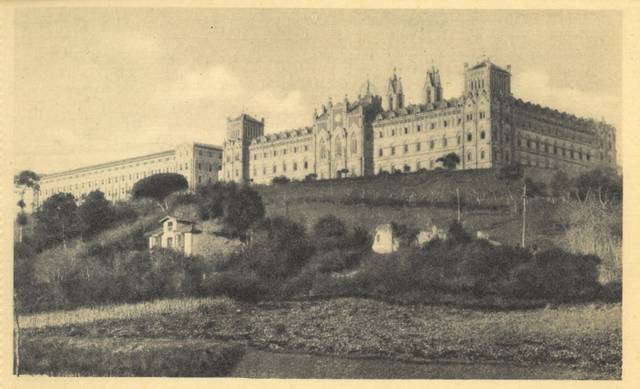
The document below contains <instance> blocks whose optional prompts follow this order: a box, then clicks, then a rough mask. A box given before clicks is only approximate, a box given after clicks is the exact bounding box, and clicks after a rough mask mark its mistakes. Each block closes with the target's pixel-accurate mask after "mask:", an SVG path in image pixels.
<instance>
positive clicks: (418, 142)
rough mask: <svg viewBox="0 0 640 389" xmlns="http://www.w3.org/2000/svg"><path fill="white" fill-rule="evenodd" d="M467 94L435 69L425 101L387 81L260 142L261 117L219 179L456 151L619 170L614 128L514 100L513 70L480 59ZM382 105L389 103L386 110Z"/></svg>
mask: <svg viewBox="0 0 640 389" xmlns="http://www.w3.org/2000/svg"><path fill="white" fill-rule="evenodd" d="M464 80H465V81H464V82H465V85H464V92H463V94H462V95H461V96H458V97H456V98H452V99H445V98H444V97H443V94H444V93H443V92H444V91H443V88H442V84H441V81H440V74H439V72H438V70H436V69H431V70H429V71H427V73H426V80H425V84H424V86H423V101H422V102H419V103H417V104H406V102H405V96H404V91H403V86H402V80H401V79H400V78H399V77H398V76H397V75H396V74H395V71H394V74H393V76H392V77H391V78H390V79H389V81H388V85H387V91H386V95H385V97H384V99H383V98H382V97H380V96H376V95H374V94H373V93H371V89H370V86H369V83H368V82H367V87H366V91H365V93H364V95H361V96H358V98H357V99H356V100H355V101H349V100H348V99H347V98H346V97H345V99H344V101H342V102H338V103H335V104H334V103H333V102H332V101H331V100H329V102H328V104H327V105H324V106H323V107H322V109H321V111H320V112H315V113H314V115H313V123H312V126H311V127H305V128H301V129H297V130H290V131H285V132H281V133H276V134H270V135H264V120H262V121H257V120H255V119H253V118H251V117H250V116H248V115H245V114H243V115H241V116H240V117H239V118H237V119H234V120H229V122H228V128H227V141H226V142H225V160H224V167H223V172H224V176H223V177H222V178H223V179H225V180H230V181H238V182H240V181H243V182H252V183H257V184H267V183H270V182H271V180H272V179H273V178H274V177H277V176H286V177H288V178H290V179H303V178H304V177H306V176H308V175H310V174H314V175H316V176H317V178H318V179H327V178H336V177H345V176H361V175H371V174H378V173H380V172H384V171H387V172H392V171H398V170H399V171H402V172H412V171H417V170H420V169H436V168H438V167H441V166H442V163H441V162H439V161H438V159H439V158H440V157H443V156H445V155H447V154H450V153H455V154H456V155H457V156H458V157H459V159H460V163H459V164H458V166H457V168H459V169H484V168H497V167H500V166H503V165H505V164H509V163H512V162H520V163H522V164H524V165H527V166H536V167H541V168H549V169H562V170H565V171H568V172H575V171H580V170H585V169H589V168H593V167H596V166H610V167H615V166H616V146H615V145H616V141H615V136H616V135H615V128H614V127H613V126H611V125H610V124H607V123H604V122H597V121H595V120H592V119H584V118H578V117H576V116H574V115H571V114H568V113H564V112H559V111H557V110H554V109H551V108H546V107H541V106H539V105H537V104H533V103H528V102H524V101H522V100H520V99H518V98H516V97H514V96H513V95H512V92H511V69H510V66H507V67H506V69H503V68H501V67H499V66H496V65H495V64H493V63H492V62H491V61H489V60H488V59H487V60H484V61H482V62H480V63H478V64H476V65H474V66H472V67H469V66H468V65H467V64H465V65H464ZM383 100H384V104H383Z"/></svg>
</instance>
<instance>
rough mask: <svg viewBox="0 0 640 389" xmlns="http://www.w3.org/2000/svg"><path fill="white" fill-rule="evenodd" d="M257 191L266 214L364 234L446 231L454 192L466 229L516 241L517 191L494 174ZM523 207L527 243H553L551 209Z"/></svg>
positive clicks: (545, 204) (542, 204)
mask: <svg viewBox="0 0 640 389" xmlns="http://www.w3.org/2000/svg"><path fill="white" fill-rule="evenodd" d="M529 174H530V175H532V176H533V177H535V178H536V179H537V180H539V182H546V181H548V179H549V177H548V172H537V171H536V172H531V173H529ZM257 189H258V191H259V192H260V195H261V196H262V198H263V201H264V203H265V205H266V209H267V215H268V216H287V217H289V218H291V219H293V220H296V221H298V222H301V223H303V224H305V225H306V226H307V228H308V229H309V228H311V226H312V225H313V224H314V223H315V222H316V221H317V220H318V219H319V218H320V217H322V216H324V215H327V214H333V215H336V216H338V217H340V218H341V219H343V220H344V221H345V222H347V223H348V224H352V225H360V226H363V227H365V228H366V229H367V230H368V231H373V230H374V229H375V228H376V226H377V225H379V224H382V223H388V222H391V221H395V222H397V223H403V224H408V225H413V226H416V227H418V228H427V227H430V225H432V224H435V225H437V226H440V227H446V226H448V225H449V223H451V222H452V221H454V220H456V218H457V197H456V191H458V193H460V198H461V216H462V220H463V222H464V224H465V227H466V228H467V229H468V230H469V231H472V232H475V231H478V230H483V231H486V232H488V233H489V234H490V235H491V236H492V238H496V239H497V240H498V241H500V242H502V243H506V244H511V245H518V244H520V242H521V228H522V218H521V215H519V214H518V213H514V212H513V206H514V205H516V204H517V205H518V206H519V205H520V201H521V200H520V195H521V193H519V192H518V190H521V189H520V188H518V189H517V190H511V192H510V191H509V190H507V188H506V186H505V185H504V183H501V182H500V180H499V179H498V178H497V172H496V171H494V170H474V171H453V172H450V171H429V172H420V173H411V174H402V175H394V176H387V177H384V176H383V177H361V178H353V179H346V180H332V181H317V182H310V183H288V184H284V185H271V186H264V187H258V188H257ZM528 207H529V213H528V217H527V228H528V231H527V242H528V244H529V245H537V246H542V247H544V246H547V245H548V244H549V243H550V242H553V241H555V240H557V238H558V236H559V234H561V232H562V231H560V229H559V227H558V226H556V225H554V223H553V220H552V219H551V216H552V215H553V214H554V212H555V207H556V205H555V204H554V203H552V202H549V201H547V200H545V199H542V198H534V199H531V200H530V201H529V204H528Z"/></svg>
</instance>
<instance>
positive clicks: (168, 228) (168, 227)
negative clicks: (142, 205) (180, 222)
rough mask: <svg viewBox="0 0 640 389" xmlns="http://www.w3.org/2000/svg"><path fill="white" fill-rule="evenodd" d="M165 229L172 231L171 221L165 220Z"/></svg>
mask: <svg viewBox="0 0 640 389" xmlns="http://www.w3.org/2000/svg"><path fill="white" fill-rule="evenodd" d="M167 231H173V222H171V221H170V222H167Z"/></svg>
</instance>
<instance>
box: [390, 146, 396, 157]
mask: <svg viewBox="0 0 640 389" xmlns="http://www.w3.org/2000/svg"><path fill="white" fill-rule="evenodd" d="M391 155H396V147H395V146H392V147H391Z"/></svg>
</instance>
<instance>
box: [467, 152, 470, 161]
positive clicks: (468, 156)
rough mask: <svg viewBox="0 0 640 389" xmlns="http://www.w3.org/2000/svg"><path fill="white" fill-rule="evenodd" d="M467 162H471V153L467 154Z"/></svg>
mask: <svg viewBox="0 0 640 389" xmlns="http://www.w3.org/2000/svg"><path fill="white" fill-rule="evenodd" d="M467 161H471V153H467Z"/></svg>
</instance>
